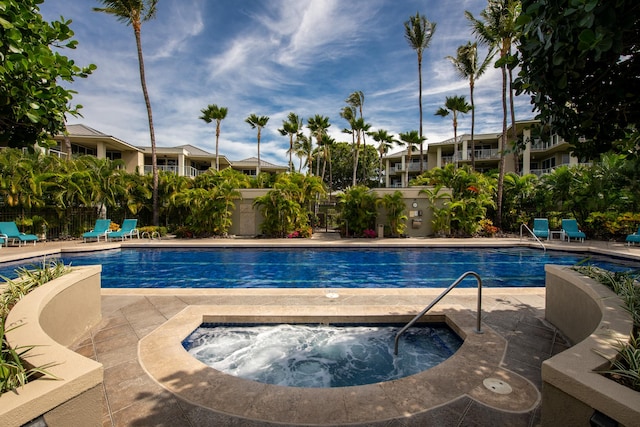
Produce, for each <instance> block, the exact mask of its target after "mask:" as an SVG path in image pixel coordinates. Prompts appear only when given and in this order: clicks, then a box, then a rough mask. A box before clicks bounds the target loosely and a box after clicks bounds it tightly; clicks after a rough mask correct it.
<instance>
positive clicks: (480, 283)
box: [393, 271, 482, 356]
mask: <svg viewBox="0 0 640 427" xmlns="http://www.w3.org/2000/svg"><path fill="white" fill-rule="evenodd" d="M467 276H473V277H475V278H476V280H477V281H478V314H477V326H476V331H475V332H476V333H478V334H481V333H482V330H481V329H480V323H481V320H482V319H481V316H480V315H481V314H482V279H481V278H480V275H479V274H478V273H475V272H473V271H467V272H466V273H464V274H463V275H462V276H460V277H458V278H457V279H456V281H455V282H453V283H452V284H451V285H449V287H448V288H447V289H445V290H444V292H442V293H441V294H440V295H439V296H438V297H437V298H436V299H434V300H433V301H432V302H431V304H429V305H428V306H427V307H426V308H425V309H424V310H422V311H421V312H420V313H418V314H417V315H416V316H415V317H414V318H413V319H411V321H410V322H409V323H407V324H406V325H405V327H404V328H402V329H400V331H399V332H398V333H397V334H396V339H395V345H394V348H393V354H395V355H396V356H397V355H398V341H399V340H400V335H402V334H403V333H404V332H405V331H406V330H407V329H409V328H410V327H411V326H413V324H414V323H416V322H417V321H418V319H420V318H421V317H422V316H424V315H425V314H427V312H428V311H429V310H431V309H432V308H433V306H434V305H436V304H437V303H438V302H440V300H441V299H442V298H444V296H445V295H447V294H448V293H449V292H450V291H451V290H452V289H453V288H455V287H456V286H458V285H459V284H460V282H462V281H463V280H464V279H465V278H466V277H467Z"/></svg>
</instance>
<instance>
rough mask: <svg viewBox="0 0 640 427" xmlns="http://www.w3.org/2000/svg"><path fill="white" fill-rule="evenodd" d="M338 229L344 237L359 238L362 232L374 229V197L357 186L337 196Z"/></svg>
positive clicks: (365, 189)
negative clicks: (338, 211)
mask: <svg viewBox="0 0 640 427" xmlns="http://www.w3.org/2000/svg"><path fill="white" fill-rule="evenodd" d="M338 206H339V208H340V219H339V221H340V229H341V233H342V234H343V235H344V236H347V237H349V236H361V235H362V233H363V232H364V230H373V229H375V220H376V215H377V213H376V196H375V194H374V193H372V192H371V191H370V190H369V188H367V187H365V186H363V185H359V186H356V187H350V188H348V189H346V190H345V191H344V192H343V193H340V194H338Z"/></svg>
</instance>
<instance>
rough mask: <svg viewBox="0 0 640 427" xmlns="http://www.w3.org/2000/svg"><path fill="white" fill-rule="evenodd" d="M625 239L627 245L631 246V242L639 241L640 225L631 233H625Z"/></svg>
mask: <svg viewBox="0 0 640 427" xmlns="http://www.w3.org/2000/svg"><path fill="white" fill-rule="evenodd" d="M625 241H626V242H627V245H628V246H631V245H632V244H635V243H640V226H638V231H636V232H635V233H633V234H629V235H627V238H626V239H625Z"/></svg>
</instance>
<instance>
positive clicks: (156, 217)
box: [133, 22, 160, 227]
mask: <svg viewBox="0 0 640 427" xmlns="http://www.w3.org/2000/svg"><path fill="white" fill-rule="evenodd" d="M133 32H134V34H135V36H136V46H137V48H138V64H139V66H140V84H141V85H142V94H143V96H144V102H145V104H146V106H147V117H148V118H149V135H150V137H151V170H152V173H153V184H152V185H153V187H152V188H153V190H152V204H153V208H152V209H153V219H152V221H153V225H155V226H156V227H157V226H158V225H160V212H159V210H158V155H157V152H156V135H155V132H154V130H153V114H152V112H151V101H150V100H149V93H148V91H147V82H146V79H145V76H144V59H143V57H142V41H141V39H140V23H139V22H138V23H135V22H134V23H133Z"/></svg>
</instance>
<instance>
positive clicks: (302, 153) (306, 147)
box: [293, 132, 311, 173]
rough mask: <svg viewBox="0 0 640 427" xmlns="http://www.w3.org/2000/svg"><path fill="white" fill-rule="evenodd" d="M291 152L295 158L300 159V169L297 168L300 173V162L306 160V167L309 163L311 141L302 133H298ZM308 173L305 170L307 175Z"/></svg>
mask: <svg viewBox="0 0 640 427" xmlns="http://www.w3.org/2000/svg"><path fill="white" fill-rule="evenodd" d="M293 152H294V153H295V155H296V157H297V158H299V159H300V167H299V168H298V171H300V172H302V166H303V164H302V161H303V160H304V159H305V158H306V159H307V160H306V162H305V164H306V165H309V162H310V161H311V156H310V153H311V139H310V138H309V137H307V135H305V134H304V133H302V132H298V134H297V135H296V139H295V141H294V142H293ZM308 172H309V171H308V170H307V173H308Z"/></svg>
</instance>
